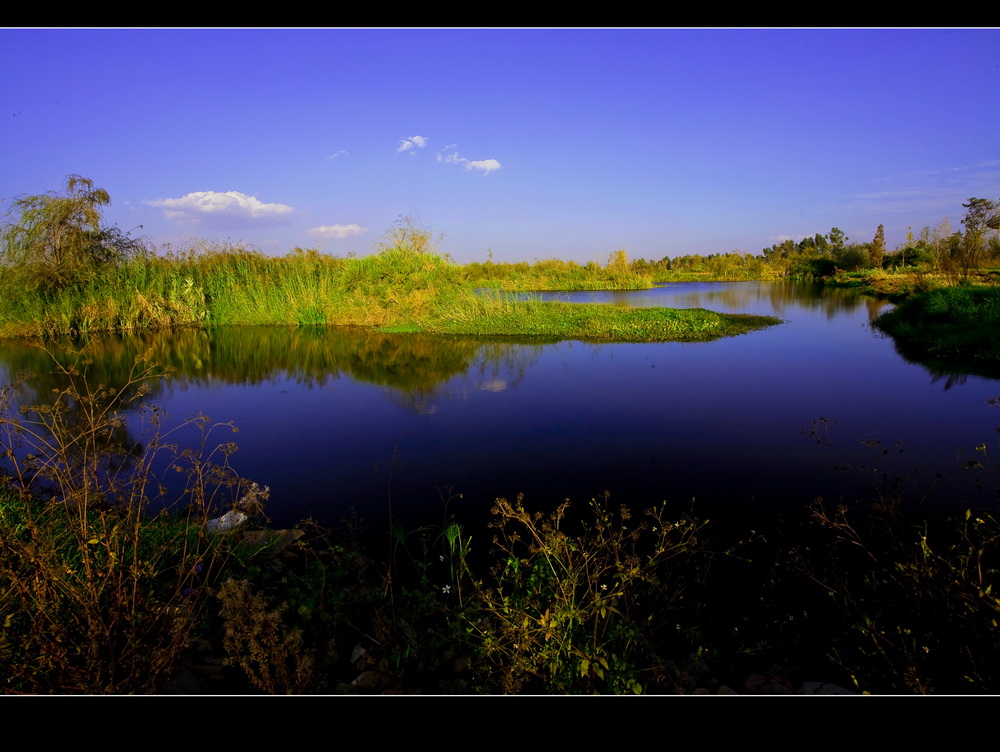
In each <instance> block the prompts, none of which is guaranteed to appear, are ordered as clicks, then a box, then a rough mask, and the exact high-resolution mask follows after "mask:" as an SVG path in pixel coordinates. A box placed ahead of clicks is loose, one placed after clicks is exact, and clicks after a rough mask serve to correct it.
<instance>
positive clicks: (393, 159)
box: [0, 29, 1000, 262]
mask: <svg viewBox="0 0 1000 752" xmlns="http://www.w3.org/2000/svg"><path fill="white" fill-rule="evenodd" d="M0 65H2V70H3V71H4V75H3V80H2V83H0V166H2V167H0V197H2V198H4V199H8V200H7V201H5V202H4V203H3V204H0V211H6V209H7V208H8V207H9V205H10V202H9V199H10V198H11V197H15V196H17V195H21V194H33V193H42V192H45V191H47V190H53V189H59V188H61V187H62V186H63V185H64V183H65V178H66V176H67V175H69V174H71V173H75V174H80V175H83V176H85V177H88V178H91V179H92V180H94V182H95V183H96V185H98V186H100V187H102V188H105V189H106V190H107V191H108V192H109V193H110V194H111V198H112V202H113V203H112V205H111V207H109V209H108V211H107V214H106V217H107V219H108V221H109V222H111V223H114V224H118V225H119V226H120V227H122V228H123V229H125V230H132V229H134V228H138V226H139V225H141V226H142V228H143V229H142V230H141V231H140V230H138V229H136V233H137V234H144V235H146V236H148V237H149V238H150V239H151V240H152V241H153V242H154V243H155V244H157V245H162V244H166V243H169V244H171V245H173V246H174V247H185V246H186V245H188V244H190V243H191V242H192V239H193V238H202V239H205V240H208V241H225V240H232V241H242V242H245V243H248V244H250V245H253V246H255V247H257V248H259V249H261V250H263V251H265V252H267V253H272V254H283V253H286V252H288V251H289V250H291V249H292V248H294V247H295V246H302V247H318V248H320V249H321V250H323V251H325V252H329V253H334V254H337V255H345V254H347V253H349V252H355V253H358V254H366V253H368V252H370V251H371V249H372V246H373V244H374V243H375V242H377V241H378V239H379V237H380V236H381V234H382V233H383V232H384V231H385V230H386V229H387V228H388V227H389V226H390V225H392V223H393V222H394V221H395V220H396V219H397V218H399V217H400V216H402V215H411V216H413V217H415V218H417V219H418V221H419V222H420V223H421V224H422V225H424V226H427V227H429V228H431V229H432V230H434V231H435V232H438V233H443V234H444V240H443V243H442V248H443V250H445V251H447V252H449V253H451V255H452V256H453V257H454V258H455V259H456V260H458V261H462V262H465V261H473V260H485V259H486V256H487V251H488V250H492V252H493V257H494V259H495V260H498V261H499V260H513V261H518V260H526V261H532V260H534V259H536V258H553V257H558V258H564V259H574V260H577V261H580V262H586V261H591V260H598V261H602V262H603V261H604V260H606V258H607V256H608V254H609V253H610V252H611V251H614V250H616V249H618V248H624V249H625V250H627V251H628V252H629V255H630V256H631V257H633V258H635V257H645V258H648V259H659V258H662V257H663V256H668V255H669V256H675V255H679V254H684V253H702V254H707V253H718V252H725V251H729V250H743V251H751V252H753V253H759V252H760V250H761V249H762V248H764V247H765V246H768V245H771V244H772V243H775V242H780V241H781V240H783V239H784V238H787V237H791V238H794V239H796V240H798V239H799V238H801V237H803V236H804V235H813V234H815V233H816V232H823V233H826V232H828V231H829V230H830V228H831V227H834V226H836V227H839V228H840V229H842V230H844V232H845V233H846V234H847V235H848V237H849V238H850V239H852V240H870V239H871V237H872V236H873V235H874V233H875V229H876V227H877V226H878V225H879V224H884V225H885V228H886V240H887V243H888V245H889V246H890V247H894V246H895V245H896V244H898V243H901V242H902V241H903V240H904V239H905V236H906V232H907V227H908V226H912V227H913V230H914V232H918V231H919V229H920V227H922V226H923V225H931V226H934V225H937V224H938V223H939V222H940V221H941V220H943V219H944V218H945V217H949V218H950V219H951V223H952V227H953V228H954V229H960V224H959V222H960V220H961V217H962V214H963V211H964V210H963V209H962V206H961V205H962V202H963V201H967V200H968V199H969V198H970V197H971V196H978V197H983V198H990V199H997V198H1000V30H997V29H964V30H963V29H916V30H906V29H900V30H895V29H870V30H852V29H845V30H803V29H771V30H767V29H764V30H751V29H746V30H744V29H731V30H718V29H703V30H691V29H580V30H573V29H562V30H561V29H536V30H522V29H438V30H435V29H412V30H408V29H395V30H384V29H327V30H314V29H299V30H297V29H285V30H268V29H233V30H225V29H201V30H197V29H175V30H171V29H120V30H119V29H105V30H86V29H64V30H55V29H0Z"/></svg>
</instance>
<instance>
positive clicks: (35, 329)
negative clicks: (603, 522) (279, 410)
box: [0, 244, 777, 341]
mask: <svg viewBox="0 0 1000 752" xmlns="http://www.w3.org/2000/svg"><path fill="white" fill-rule="evenodd" d="M522 266H523V268H522ZM0 272H2V277H0V288H2V290H3V293H4V294H3V296H2V298H0V336H5V337H28V336H34V337H38V336H56V335H65V334H81V333H89V332H126V331H141V330H148V329H157V328H165V327H207V326H226V325H261V324H276V325H291V326H309V325H322V326H367V327H376V328H380V329H382V330H384V331H393V332H416V331H426V332H435V333H444V334H479V335H485V336H522V337H523V336H526V337H545V338H580V339H593V340H600V341H608V340H620V341H664V340H679V341H692V340H705V339H714V338H716V337H719V336H729V335H731V334H737V333H742V332H744V331H748V330H750V329H754V328H760V327H762V326H768V325H771V324H773V323H777V320H776V319H769V318H764V317H755V318H748V317H744V318H742V319H740V318H738V317H732V316H723V315H721V314H713V313H710V312H707V311H692V312H669V313H668V312H666V311H665V309H663V310H660V312H659V313H654V312H650V311H642V312H640V311H629V310H627V309H612V308H610V307H607V306H602V307H598V306H593V305H590V306H586V305H581V306H573V307H570V306H568V305H567V304H559V303H541V302H540V301H537V300H531V299H527V300H526V299H523V297H522V298H518V297H514V296H512V295H511V294H510V292H509V291H511V290H531V289H534V290H541V289H568V290H573V289H637V288H646V287H649V286H651V284H652V279H651V278H650V277H646V276H643V275H641V274H637V273H635V272H633V271H632V270H631V267H630V266H629V265H628V264H627V263H626V262H624V261H623V260H622V259H621V258H620V257H616V256H615V254H612V259H611V260H610V261H609V263H608V265H606V266H604V267H602V266H600V265H597V264H592V265H587V266H585V267H581V266H579V265H576V264H573V263H571V262H555V261H547V262H538V263H536V264H535V265H533V266H529V265H526V264H525V265H518V264H514V265H495V264H492V263H488V264H486V265H475V264H470V265H466V266H461V265H458V264H455V263H453V262H451V261H450V260H449V259H447V258H446V257H444V256H441V255H438V254H436V253H434V252H432V251H427V252H421V251H417V250H414V249H413V248H412V247H411V245H407V244H403V245H400V246H396V247H384V248H383V249H382V250H381V251H380V252H378V253H375V254H372V255H370V256H366V257H363V258H346V259H342V258H335V257H332V256H327V255H324V254H320V253H318V252H316V251H305V250H301V249H296V250H295V251H294V252H292V253H290V254H288V255H287V256H284V257H281V258H276V257H268V256H265V255H263V254H261V253H259V252H257V251H254V250H253V249H250V248H246V247H243V246H208V247H201V248H198V249H188V250H186V251H181V252H170V253H168V254H167V255H165V256H151V255H144V256H141V257H136V258H132V259H129V260H127V261H124V262H122V263H121V264H119V265H116V266H114V267H109V268H108V269H107V270H106V273H103V274H101V275H99V276H95V277H90V278H87V279H85V280H81V281H79V282H78V284H75V285H72V286H68V287H64V288H59V289H47V288H31V287H26V286H23V285H21V284H20V283H19V280H18V274H17V270H16V269H12V268H5V269H3V270H0Z"/></svg>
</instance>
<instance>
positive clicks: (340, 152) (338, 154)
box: [327, 149, 348, 159]
mask: <svg viewBox="0 0 1000 752" xmlns="http://www.w3.org/2000/svg"><path fill="white" fill-rule="evenodd" d="M347 154H348V152H346V151H344V150H343V149H338V150H337V151H335V152H334V153H333V154H331V155H330V156H329V157H327V159H336V158H337V157H346V156H347Z"/></svg>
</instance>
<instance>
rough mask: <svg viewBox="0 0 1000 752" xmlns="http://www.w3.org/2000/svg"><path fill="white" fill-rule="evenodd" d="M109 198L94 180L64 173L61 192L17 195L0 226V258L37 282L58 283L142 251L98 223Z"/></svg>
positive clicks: (57, 285)
mask: <svg viewBox="0 0 1000 752" xmlns="http://www.w3.org/2000/svg"><path fill="white" fill-rule="evenodd" d="M110 203H111V197H110V196H109V195H108V192H107V191H106V190H104V189H103V188H95V187H94V181H93V180H89V179H87V178H84V177H80V176H79V175H70V176H69V177H67V178H66V188H65V190H64V191H63V192H62V193H55V192H53V191H49V192H48V193H43V194H40V195H36V196H20V197H18V198H16V199H14V202H13V204H12V206H11V208H10V210H9V211H8V212H7V216H6V219H7V220H8V221H7V222H5V224H4V225H3V228H2V229H0V259H2V261H3V265H4V266H5V267H6V268H8V269H10V270H13V271H15V272H20V273H22V274H21V277H22V279H23V281H25V282H29V283H34V284H35V285H36V286H38V287H44V288H62V287H66V286H68V285H71V284H74V283H78V282H80V281H81V280H82V279H84V278H85V277H87V276H89V275H91V274H93V273H94V272H96V271H98V270H99V269H100V268H101V267H103V266H106V265H108V264H114V263H119V262H121V261H123V260H125V259H127V258H129V257H132V256H135V255H139V254H141V253H142V252H143V250H144V249H143V245H142V243H141V241H138V240H135V239H133V238H131V237H129V235H128V234H127V233H125V232H123V231H121V230H120V229H119V228H118V227H117V226H115V227H105V226H104V207H106V206H108V205H109V204H110Z"/></svg>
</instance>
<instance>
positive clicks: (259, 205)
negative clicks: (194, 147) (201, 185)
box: [143, 191, 294, 225]
mask: <svg viewBox="0 0 1000 752" xmlns="http://www.w3.org/2000/svg"><path fill="white" fill-rule="evenodd" d="M143 203H145V204H147V205H149V206H160V207H162V208H163V214H164V216H165V217H166V218H167V219H176V220H180V221H182V222H188V223H191V224H202V223H203V221H206V220H209V221H211V223H212V224H220V223H223V222H225V223H232V222H233V221H234V220H235V221H236V222H237V223H239V224H248V223H249V224H255V225H258V224H280V223H283V222H284V220H283V219H282V217H283V216H284V215H286V214H290V213H291V212H293V211H294V209H292V207H290V206H286V205H285V204H265V203H263V202H262V201H261V200H260V199H258V198H256V197H255V196H248V195H246V194H245V193H240V192H239V191H226V192H225V193H219V192H217V191H195V192H194V193H189V194H187V195H186V196H181V197H180V198H163V199H156V200H151V201H144V202H143Z"/></svg>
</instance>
